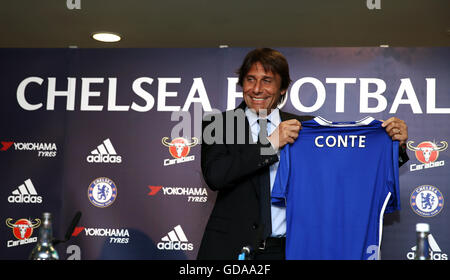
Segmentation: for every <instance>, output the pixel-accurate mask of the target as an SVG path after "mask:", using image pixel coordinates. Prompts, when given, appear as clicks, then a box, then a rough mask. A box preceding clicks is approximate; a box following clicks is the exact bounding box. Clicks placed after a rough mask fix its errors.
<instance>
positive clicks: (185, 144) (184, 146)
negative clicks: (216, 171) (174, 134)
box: [161, 137, 198, 165]
mask: <svg viewBox="0 0 450 280" xmlns="http://www.w3.org/2000/svg"><path fill="white" fill-rule="evenodd" d="M168 140H169V137H164V138H163V139H162V140H161V142H162V144H163V145H164V146H166V147H168V148H169V152H170V154H171V155H172V157H173V158H174V160H170V159H166V160H165V161H164V165H171V164H175V163H180V162H185V161H191V160H194V158H195V157H194V156H188V155H189V152H190V150H191V147H194V146H195V145H197V144H198V139H197V138H196V137H192V140H191V141H188V140H186V139H185V138H182V137H178V138H175V139H172V141H170V142H169V141H168Z"/></svg>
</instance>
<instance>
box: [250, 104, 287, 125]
mask: <svg viewBox="0 0 450 280" xmlns="http://www.w3.org/2000/svg"><path fill="white" fill-rule="evenodd" d="M245 115H246V116H247V119H248V123H249V124H250V127H251V126H253V125H254V124H255V123H256V122H257V121H258V119H259V117H258V115H257V114H256V113H255V112H253V111H252V110H250V109H249V108H248V107H246V108H245ZM267 119H268V120H269V121H270V123H271V124H273V125H274V126H275V127H277V126H278V125H279V124H280V122H281V118H280V109H278V108H275V109H273V110H272V112H271V113H270V114H269V115H268V116H267Z"/></svg>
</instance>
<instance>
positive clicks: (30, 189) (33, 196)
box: [8, 179, 42, 203]
mask: <svg viewBox="0 0 450 280" xmlns="http://www.w3.org/2000/svg"><path fill="white" fill-rule="evenodd" d="M8 202H9V203H42V196H39V195H38V194H37V192H36V189H35V188H34V186H33V183H32V182H31V180H30V179H27V180H25V182H24V183H23V184H22V185H20V186H18V187H17V189H16V190H14V191H13V192H12V195H10V196H8Z"/></svg>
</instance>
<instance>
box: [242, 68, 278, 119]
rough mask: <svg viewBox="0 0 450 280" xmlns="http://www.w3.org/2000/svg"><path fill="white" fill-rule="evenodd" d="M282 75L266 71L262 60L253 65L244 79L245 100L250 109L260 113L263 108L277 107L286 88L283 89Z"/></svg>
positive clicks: (269, 109) (268, 111)
mask: <svg viewBox="0 0 450 280" xmlns="http://www.w3.org/2000/svg"><path fill="white" fill-rule="evenodd" d="M280 87H281V77H280V75H279V74H274V73H272V72H266V71H265V70H264V67H263V66H262V64H261V63H260V62H256V63H255V64H253V65H252V67H251V68H250V70H249V71H248V73H247V75H245V77H244V81H243V95H244V101H245V103H246V104H247V106H248V107H249V108H250V109H253V110H254V111H255V112H256V113H257V114H259V112H260V110H261V109H265V110H267V111H266V113H267V114H269V113H270V111H271V109H275V108H276V107H277V104H278V100H279V99H280V98H281V95H283V94H286V90H281V89H280Z"/></svg>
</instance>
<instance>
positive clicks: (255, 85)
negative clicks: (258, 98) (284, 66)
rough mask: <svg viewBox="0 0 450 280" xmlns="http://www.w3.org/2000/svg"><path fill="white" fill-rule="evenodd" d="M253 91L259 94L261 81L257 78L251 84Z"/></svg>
mask: <svg viewBox="0 0 450 280" xmlns="http://www.w3.org/2000/svg"><path fill="white" fill-rule="evenodd" d="M253 93H255V94H259V93H261V81H259V80H257V81H256V82H255V84H254V86H253Z"/></svg>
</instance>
